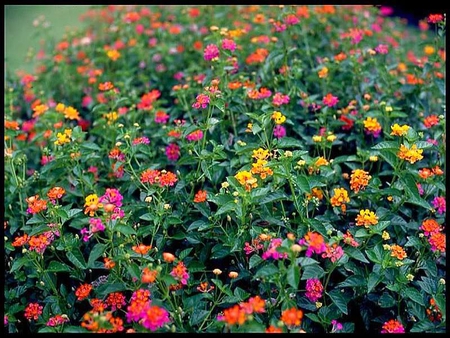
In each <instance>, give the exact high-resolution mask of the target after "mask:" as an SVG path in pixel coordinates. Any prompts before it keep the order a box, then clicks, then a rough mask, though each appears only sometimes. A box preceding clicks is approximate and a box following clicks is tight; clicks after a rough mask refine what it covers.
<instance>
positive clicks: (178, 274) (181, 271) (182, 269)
mask: <svg viewBox="0 0 450 338" xmlns="http://www.w3.org/2000/svg"><path fill="white" fill-rule="evenodd" d="M170 275H171V276H172V277H174V278H175V279H176V280H177V281H180V283H181V284H182V285H187V280H188V279H189V274H188V272H187V269H186V266H185V265H184V263H183V262H181V261H180V262H178V264H177V265H176V266H174V267H173V269H172V271H171V272H170Z"/></svg>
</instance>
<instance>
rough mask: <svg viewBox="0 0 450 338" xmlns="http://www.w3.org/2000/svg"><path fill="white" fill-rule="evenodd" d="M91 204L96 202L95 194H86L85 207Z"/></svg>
mask: <svg viewBox="0 0 450 338" xmlns="http://www.w3.org/2000/svg"><path fill="white" fill-rule="evenodd" d="M93 204H98V196H97V194H91V195H88V196H86V198H85V203H84V206H85V207H90V206H91V205H93Z"/></svg>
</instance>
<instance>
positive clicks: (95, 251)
mask: <svg viewBox="0 0 450 338" xmlns="http://www.w3.org/2000/svg"><path fill="white" fill-rule="evenodd" d="M105 248H106V244H101V243H97V244H95V245H94V247H93V248H92V250H91V253H90V254H89V259H88V267H89V268H93V265H94V262H95V260H96V259H97V258H99V257H100V256H101V255H102V254H103V253H104V252H105Z"/></svg>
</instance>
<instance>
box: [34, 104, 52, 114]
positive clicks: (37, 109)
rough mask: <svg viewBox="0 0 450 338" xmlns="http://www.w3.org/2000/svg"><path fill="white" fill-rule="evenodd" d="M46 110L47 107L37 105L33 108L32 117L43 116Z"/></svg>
mask: <svg viewBox="0 0 450 338" xmlns="http://www.w3.org/2000/svg"><path fill="white" fill-rule="evenodd" d="M47 110H48V106H47V105H45V104H39V105H37V106H35V107H33V111H34V113H33V117H38V116H41V115H43V114H44V113H45V112H46V111H47Z"/></svg>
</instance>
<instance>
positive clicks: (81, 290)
mask: <svg viewBox="0 0 450 338" xmlns="http://www.w3.org/2000/svg"><path fill="white" fill-rule="evenodd" d="M91 290H92V285H91V284H87V283H85V284H82V285H80V286H79V287H78V289H77V290H76V291H75V296H77V300H83V299H85V298H87V296H89V293H90V292H91Z"/></svg>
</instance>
